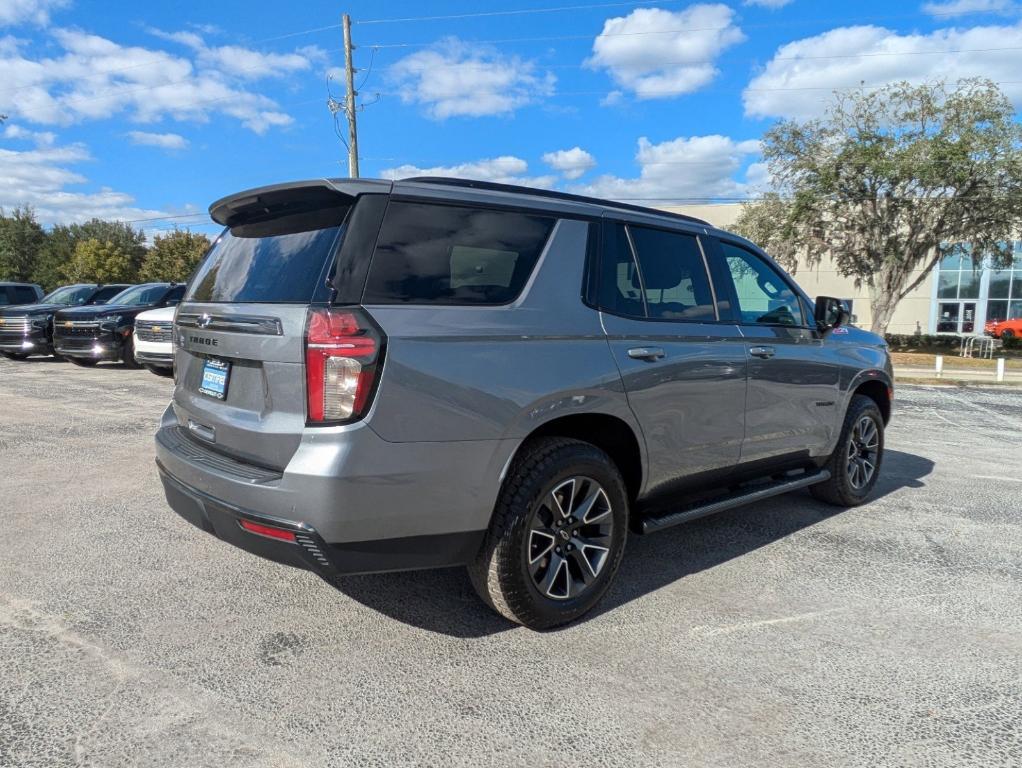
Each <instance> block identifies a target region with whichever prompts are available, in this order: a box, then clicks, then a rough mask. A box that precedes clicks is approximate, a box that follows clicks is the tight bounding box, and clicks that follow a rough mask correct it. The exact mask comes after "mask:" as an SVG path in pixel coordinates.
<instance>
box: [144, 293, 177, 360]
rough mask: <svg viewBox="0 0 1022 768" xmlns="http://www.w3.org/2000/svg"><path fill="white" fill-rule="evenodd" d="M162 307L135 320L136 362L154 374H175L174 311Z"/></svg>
mask: <svg viewBox="0 0 1022 768" xmlns="http://www.w3.org/2000/svg"><path fill="white" fill-rule="evenodd" d="M175 309H176V308H175V307H160V308H159V309H150V310H148V311H146V312H142V313H140V314H139V315H138V317H136V318H135V360H136V361H138V362H139V363H141V364H142V365H144V366H145V367H146V368H148V369H149V370H150V371H152V372H153V373H156V374H159V375H160V376H171V375H173V373H174V310H175Z"/></svg>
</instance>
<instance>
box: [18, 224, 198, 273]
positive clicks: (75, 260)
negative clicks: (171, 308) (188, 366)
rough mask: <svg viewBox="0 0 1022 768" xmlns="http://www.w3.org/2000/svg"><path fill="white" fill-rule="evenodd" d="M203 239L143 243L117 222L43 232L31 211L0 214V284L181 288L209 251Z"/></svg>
mask: <svg viewBox="0 0 1022 768" xmlns="http://www.w3.org/2000/svg"><path fill="white" fill-rule="evenodd" d="M209 246H210V240H209V238H208V237H206V236H205V235H203V234H201V233H197V232H189V231H188V230H178V229H175V230H173V231H170V232H168V233H166V234H161V235H156V236H155V237H154V238H153V240H152V243H147V242H146V236H145V233H144V232H142V231H141V230H139V229H135V228H134V227H132V226H131V225H130V224H126V223H124V222H121V221H105V220H103V219H92V220H91V221H87V222H85V223H84V224H57V225H56V226H54V227H53V228H52V229H50V230H46V229H44V228H43V227H42V226H41V225H40V224H39V222H38V221H37V220H36V216H35V212H34V211H33V210H32V209H31V208H29V207H24V208H15V209H14V210H13V211H11V212H10V213H7V212H5V211H3V210H2V209H0V280H11V281H15V282H27V283H38V284H39V285H41V286H42V287H43V288H44V289H45V290H47V291H51V290H53V289H54V288H56V287H58V286H60V285H66V284H69V283H144V282H184V281H185V280H187V279H188V277H189V276H190V275H191V273H192V272H193V271H194V270H195V268H196V267H197V266H198V264H199V261H200V260H201V259H202V257H203V255H204V254H205V253H206V251H207V250H208V249H209Z"/></svg>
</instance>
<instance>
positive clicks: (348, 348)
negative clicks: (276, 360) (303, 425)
mask: <svg viewBox="0 0 1022 768" xmlns="http://www.w3.org/2000/svg"><path fill="white" fill-rule="evenodd" d="M383 342H384V337H383V334H382V333H381V332H380V330H379V329H378V328H377V327H376V326H375V325H374V324H373V323H372V322H371V321H370V320H369V319H368V317H367V316H366V315H365V314H364V313H363V312H361V311H359V310H355V309H350V308H345V309H334V308H329V309H324V308H312V309H310V310H309V319H308V325H307V327H306V331H305V380H306V387H305V389H306V395H307V397H308V414H309V422H310V423H319V424H328V423H331V422H334V423H336V422H343V421H352V420H355V419H359V418H361V417H362V416H364V415H365V413H366V411H368V410H369V404H370V400H371V398H372V394H373V390H374V389H375V388H376V382H377V377H378V372H379V370H380V366H381V364H382V362H383Z"/></svg>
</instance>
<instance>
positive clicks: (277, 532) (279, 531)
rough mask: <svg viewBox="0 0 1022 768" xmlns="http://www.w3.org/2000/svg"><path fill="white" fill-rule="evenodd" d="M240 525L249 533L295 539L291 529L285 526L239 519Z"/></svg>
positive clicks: (285, 539) (274, 537) (288, 539)
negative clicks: (280, 526) (275, 526)
mask: <svg viewBox="0 0 1022 768" xmlns="http://www.w3.org/2000/svg"><path fill="white" fill-rule="evenodd" d="M238 522H239V523H241V527H242V528H244V529H245V530H246V531H248V532H249V533H254V534H257V535H259V536H268V537H269V538H271V539H280V540H281V541H291V542H293V541H294V540H295V535H294V533H293V532H292V531H289V530H287V529H285V528H274V527H273V526H269V525H261V524H259V523H253V522H252V521H251V520H239V521H238Z"/></svg>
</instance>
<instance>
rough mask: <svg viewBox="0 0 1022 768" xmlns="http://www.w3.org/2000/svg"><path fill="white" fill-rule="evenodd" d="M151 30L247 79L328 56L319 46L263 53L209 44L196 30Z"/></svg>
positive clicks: (219, 68) (209, 63) (208, 65)
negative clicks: (292, 50) (287, 51)
mask: <svg viewBox="0 0 1022 768" xmlns="http://www.w3.org/2000/svg"><path fill="white" fill-rule="evenodd" d="M149 32H150V33H152V34H153V35H155V36H156V37H159V38H162V39H163V40H169V41H171V42H175V43H180V44H181V45H184V46H185V47H187V48H191V49H192V50H193V51H195V52H196V54H197V57H196V59H197V62H198V63H199V64H200V65H202V66H204V67H206V68H209V69H213V70H216V71H219V72H222V73H224V74H227V75H233V76H235V77H239V78H242V79H245V80H259V79H261V78H264V77H282V76H283V75H286V74H290V73H293V72H300V71H302V70H306V69H308V68H309V67H310V66H311V64H312V61H314V60H315V61H320V60H324V59H325V58H326V53H325V52H324V51H322V50H321V49H319V48H317V47H316V46H307V47H305V48H299V49H297V50H296V51H295V52H294V53H263V52H262V51H253V50H252V49H251V48H244V47H242V46H239V45H221V46H208V45H206V41H205V40H204V39H203V38H202V36H201V35H199V34H198V33H196V32H185V31H182V32H164V31H163V30H160V29H152V28H150V30H149Z"/></svg>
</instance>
